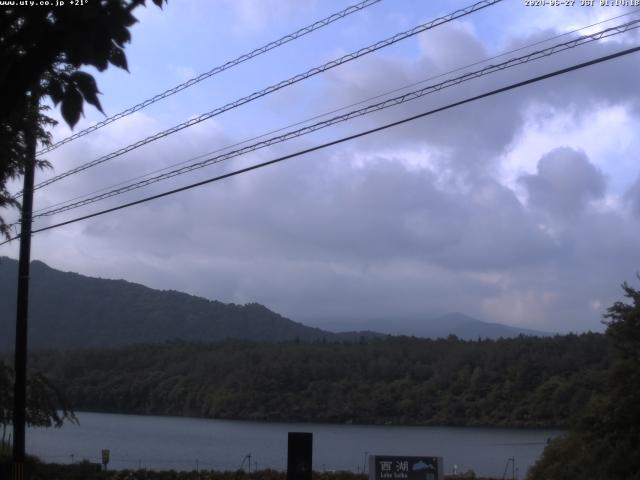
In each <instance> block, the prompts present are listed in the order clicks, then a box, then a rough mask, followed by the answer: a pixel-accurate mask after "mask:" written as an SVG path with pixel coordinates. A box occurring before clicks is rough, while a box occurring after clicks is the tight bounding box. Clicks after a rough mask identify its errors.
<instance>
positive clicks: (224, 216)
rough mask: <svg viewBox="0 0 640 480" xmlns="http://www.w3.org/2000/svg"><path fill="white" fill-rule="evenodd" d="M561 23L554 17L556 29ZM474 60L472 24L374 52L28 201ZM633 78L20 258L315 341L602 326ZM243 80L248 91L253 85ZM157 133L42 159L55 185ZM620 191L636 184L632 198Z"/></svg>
mask: <svg viewBox="0 0 640 480" xmlns="http://www.w3.org/2000/svg"><path fill="white" fill-rule="evenodd" d="M273 5H274V4H272V3H270V2H265V3H261V2H257V3H255V2H254V3H251V5H249V4H248V3H245V2H237V3H236V2H234V6H233V8H238V9H239V10H238V11H237V12H236V13H237V14H238V15H241V14H242V9H243V8H245V9H254V10H252V11H247V12H245V13H246V15H247V19H246V21H247V22H249V23H251V22H254V26H256V25H260V22H263V21H264V19H265V18H266V16H264V14H265V11H264V9H267V8H271V7H273V8H276V7H274V6H273ZM287 5H289V3H287ZM287 8H288V7H287ZM292 8H294V9H295V8H298V7H296V6H293V7H292ZM261 9H262V10H261ZM558 11H559V9H558ZM538 15H541V14H538ZM554 15H555V14H554ZM252 16H253V17H252ZM252 18H253V20H252ZM523 18H524V17H523ZM261 19H262V20H261ZM543 20H544V19H543V18H542V17H539V18H537V19H536V22H538V23H539V24H540V25H541V27H540V28H542V26H543V25H546V24H544V22H543ZM569 20H571V19H570V18H569V17H566V16H565V17H563V18H562V19H560V18H556V19H554V21H555V22H561V23H563V24H564V23H566V22H569ZM522 22H524V21H522ZM522 22H521V23H522ZM524 25H525V26H526V23H524ZM547 28H548V25H547ZM514 31H516V30H514ZM521 31H523V30H522V29H520V30H517V32H518V35H519V36H518V37H517V38H516V37H514V36H512V37H511V38H510V39H508V40H507V41H505V43H508V44H509V45H513V46H516V45H517V46H521V45H523V44H526V43H528V42H531V41H538V40H540V39H541V36H544V35H547V34H549V33H551V32H549V31H548V29H546V30H545V31H544V32H543V33H540V32H538V31H532V29H527V30H526V31H527V32H528V33H527V35H521V34H520V32H521ZM494 40H495V39H494ZM486 44H487V38H486V34H485V33H483V27H482V25H480V26H478V25H477V24H476V23H473V24H472V23H469V22H465V23H457V24H451V25H448V26H445V27H442V28H439V29H436V30H434V31H432V32H429V33H428V34H425V35H423V36H421V37H420V38H419V39H415V40H414V41H413V43H412V44H411V45H410V46H409V47H408V48H407V49H406V50H402V51H401V53H402V54H399V53H398V51H392V50H390V51H387V52H379V53H378V54H374V55H371V56H368V57H365V58H363V59H360V60H358V61H357V62H353V63H350V64H347V65H344V66H342V67H340V68H338V69H335V70H332V71H330V72H327V74H326V75H323V76H322V77H320V76H319V77H317V78H316V79H315V80H314V81H313V82H310V83H309V84H307V83H304V84H303V83H301V84H299V85H298V87H297V91H296V94H295V95H294V96H290V92H284V93H283V98H284V100H283V101H281V102H279V103H278V102H274V101H270V102H264V103H260V102H256V104H255V105H252V106H251V108H250V109H247V110H242V111H240V112H239V113H238V114H237V116H233V115H229V116H227V115H225V117H224V118H222V117H221V118H220V119H219V121H218V120H216V122H207V124H206V125H204V124H203V125H201V126H198V127H194V128H192V129H188V130H186V131H184V132H182V133H180V134H178V135H176V136H172V137H169V138H167V139H166V140H162V141H160V142H157V143H156V144H153V145H149V146H147V147H143V148H141V149H139V150H137V151H136V152H135V153H132V154H131V155H128V156H127V157H123V158H121V159H119V160H115V161H114V162H113V164H112V165H111V166H110V167H107V166H105V167H104V168H99V169H96V170H95V173H94V174H91V175H86V176H80V175H78V176H75V177H72V178H70V179H69V180H68V181H67V182H60V184H59V186H58V187H53V186H52V187H51V189H47V190H46V191H43V193H42V195H39V202H40V203H41V204H46V203H53V202H56V201H60V200H62V199H64V198H68V197H69V196H74V195H78V194H82V193H85V192H87V191H91V190H93V189H96V188H99V187H102V186H105V185H108V184H111V183H114V182H116V181H119V180H121V179H122V178H123V177H125V178H126V177H129V176H135V175H139V174H140V173H142V172H145V171H148V170H152V169H157V168H162V167H164V166H167V165H169V164H171V163H174V162H176V161H181V160H185V159H186V158H188V157H190V156H191V155H194V154H198V153H202V152H203V151H207V150H213V149H215V148H218V147H220V146H222V145H227V144H229V143H233V142H234V141H237V140H238V139H239V138H241V137H244V136H251V135H253V134H255V133H259V132H254V130H252V129H253V128H254V127H255V124H256V123H260V125H261V128H262V127H263V126H264V125H262V124H266V123H268V124H269V128H276V127H278V126H279V125H281V124H286V123H287V122H288V121H289V120H290V119H291V118H293V117H295V118H296V119H297V118H300V117H304V116H311V114H313V113H317V112H318V111H327V110H331V109H333V108H337V107H341V106H344V105H345V104H349V103H353V102H358V101H361V100H363V99H366V98H368V97H371V96H374V95H379V94H380V93H381V92H385V91H387V90H391V89H394V88H398V87H399V86H401V85H406V84H409V83H411V82H416V81H420V80H424V79H425V78H426V77H433V76H437V75H441V74H446V73H447V71H449V70H451V69H455V68H458V67H461V66H464V65H467V64H469V63H473V62H476V61H478V60H481V59H483V58H485V57H486V56H488V55H491V53H489V48H488V47H486V46H485V45H486ZM617 48H620V45H615V44H612V43H611V42H610V43H608V44H602V45H600V44H597V45H591V46H589V47H585V48H584V49H580V50H574V51H571V52H566V53H565V54H563V55H559V56H558V57H553V58H549V59H547V60H544V61H542V62H539V63H535V64H530V65H527V66H521V67H519V68H516V69H513V70H510V71H506V72H503V73H501V74H499V75H495V76H491V77H486V78H483V79H480V80H477V81H473V82H468V83H464V84H462V85H460V86H459V87H456V88H452V89H449V90H445V91H442V92H439V93H438V94H434V95H430V96H428V97H427V98H424V99H422V100H420V101H418V102H415V103H411V104H407V105H403V106H399V107H396V108H393V109H389V110H387V111H384V112H379V113H378V114H376V115H372V116H371V117H367V118H362V119H359V120H358V121H355V122H353V123H348V124H343V125H341V126H338V127H336V128H334V129H331V131H330V132H319V133H318V134H317V135H315V136H311V137H308V138H307V137H304V138H300V139H298V140H296V141H295V142H292V143H289V144H282V145H278V146H275V147H272V148H270V149H266V150H263V151H260V152H257V153H255V154H253V155H252V156H250V157H248V158H246V159H239V160H236V161H234V162H230V163H229V164H222V165H218V166H215V167H210V168H208V169H206V170H203V171H199V172H196V173H194V174H193V175H191V176H185V177H180V178H177V179H174V180H173V181H171V182H167V183H163V184H157V185H154V186H152V187H150V188H149V189H147V190H145V191H144V194H152V193H159V192H161V191H164V190H167V189H169V188H172V187H177V186H180V185H184V184H187V183H189V182H190V181H195V180H198V179H203V178H206V177H208V176H213V175H214V174H219V173H222V172H227V171H229V170H230V169H232V168H233V167H234V166H241V165H242V166H244V165H249V164H251V163H253V162H257V161H261V160H268V159H272V158H275V157H277V156H278V155H281V154H285V153H291V152H293V151H296V150H298V149H302V148H305V147H309V146H311V145H314V144H316V143H320V141H322V140H326V139H328V138H337V137H340V136H342V135H347V134H349V133H353V132H355V131H360V130H363V129H365V128H371V127H374V126H379V125H381V124H383V123H386V122H390V121H394V120H397V119H400V118H404V117H407V116H409V115H412V114H416V113H419V112H422V111H426V110H428V109H432V108H435V107H439V106H442V105H446V104H448V103H451V102H453V101H457V100H460V99H461V98H465V97H470V96H473V95H477V94H479V93H482V92H485V91H488V90H490V89H494V88H497V87H499V86H503V85H506V84H508V83H512V82H515V81H519V80H522V79H524V78H528V77H530V76H533V75H536V74H542V73H546V72H549V71H552V70H554V69H556V68H561V67H564V66H567V65H570V64H573V63H576V62H579V61H584V60H585V59H587V58H593V57H595V56H598V55H602V54H605V53H610V52H613V51H615V50H616V49H617ZM274 53H275V52H274ZM523 53H524V52H523ZM510 56H514V55H510ZM270 58H271V57H270ZM274 58H275V56H274ZM270 61H271V60H270ZM494 62H495V61H494ZM176 64H179V62H177V63H176ZM189 65H191V63H189ZM274 65H277V64H275V63H274ZM194 68H196V67H195V64H194ZM247 68H249V65H247ZM473 68H479V67H473ZM639 68H640V67H639V66H638V62H637V58H633V57H629V58H625V59H619V60H616V61H613V62H610V63H608V64H606V65H602V66H600V67H593V68H591V69H589V70H584V71H582V72H580V73H575V74H571V75H566V76H563V77H560V78H558V79H555V80H550V81H547V82H545V83H541V84H538V85H532V86H528V87H526V88H522V89H519V90H517V91H514V92H511V93H507V94H503V95H499V96H495V97H492V98H490V99H485V100H482V101H478V102H475V103H472V104H468V105H466V106H464V107H459V108H455V109H452V110H449V111H447V112H444V113H442V114H438V115H434V116H432V117H428V118H425V119H422V120H419V121H416V122H413V123H411V124H408V125H405V126H403V127H398V128H394V129H389V130H387V131H385V132H382V133H380V134H376V135H373V136H370V137H366V138H362V139H359V140H358V141H355V142H351V143H348V144H344V145H342V146H340V147H334V148H331V149H327V150H324V151H320V152H315V153H313V154H309V155H306V156H304V157H301V158H297V159H295V160H290V161H288V162H286V163H283V164H279V165H278V166H272V167H268V168H265V169H262V170H260V171H255V172H251V173H248V174H245V175H242V176H238V177H234V178H231V179H227V180H225V181H222V182H218V183H215V184H212V185H209V186H206V187H200V188H197V189H193V190H189V191H187V192H184V193H181V194H179V195H176V196H172V197H168V198H165V199H162V200H158V201H155V202H152V203H148V204H145V205H140V206H137V207H134V208H132V209H128V210H122V211H120V212H118V213H117V214H110V215H105V216H102V217H98V218H94V219H91V220H88V221H85V222H82V223H78V224H74V225H72V226H68V227H65V228H62V229H59V230H55V231H51V232H48V233H45V234H40V235H36V236H35V237H34V255H35V257H36V258H41V259H43V260H45V261H47V262H49V263H51V264H52V266H54V267H58V268H62V269H67V270H73V271H79V272H81V273H85V274H91V275H100V276H106V277H112V278H123V277H124V278H126V279H128V280H132V281H137V282H141V283H145V284H148V285H151V286H153V287H157V288H172V289H177V290H185V291H188V292H190V293H194V294H198V295H203V296H206V297H208V298H215V299H219V300H222V301H232V302H238V303H242V302H249V301H258V302H261V303H264V304H266V305H267V306H269V307H271V308H273V309H275V310H276V311H279V312H281V313H283V314H285V315H288V316H290V317H292V318H294V319H296V320H302V321H307V320H312V319H313V320H314V321H316V323H317V324H319V325H320V326H322V322H323V321H324V322H328V321H330V320H335V319H340V318H359V319H367V318H386V319H389V321H392V320H393V319H397V318H400V317H402V318H405V319H411V321H414V322H418V321H423V320H424V319H425V318H428V317H429V316H432V315H433V314H436V313H445V312H448V311H452V310H455V311H463V312H465V313H468V314H470V315H476V316H479V317H482V318H484V319H487V320H493V321H501V322H504V323H510V324H514V325H520V326H525V327H530V328H539V329H543V330H551V331H554V330H559V331H567V330H578V331H580V330H585V329H601V327H602V326H601V324H600V315H601V313H602V310H603V309H604V308H606V306H608V305H610V304H611V303H612V302H613V301H614V300H618V299H619V297H620V292H619V288H618V285H619V284H620V283H621V282H622V281H624V280H629V281H633V278H634V275H635V271H636V270H637V269H638V268H639V267H638V265H640V253H638V249H637V238H639V237H640V177H638V174H639V173H640V172H639V171H638V167H637V163H636V158H637V155H636V154H635V152H636V151H637V148H638V142H637V140H635V137H634V134H633V132H635V131H636V130H637V127H638V124H639V119H640V118H639V117H640V115H639V113H640V111H639V109H638V106H639V105H640V104H639V102H638V100H639V99H640V98H639V93H638V89H637V85H636V83H637V82H636V78H637V77H638V74H639V73H640V71H639ZM248 71H249V72H251V71H250V70H248ZM463 71H468V69H465V70H463ZM254 73H255V76H256V77H259V78H262V77H261V75H263V74H264V72H262V71H260V72H258V71H256V72H254ZM452 75H453V74H452ZM440 80H441V79H440ZM440 80H436V79H434V80H431V81H430V82H429V83H436V82H437V81H440ZM224 93H225V94H227V93H228V94H229V95H232V93H233V92H232V91H229V92H227V91H225V92H224ZM285 93H286V95H285ZM184 108H186V106H185V107H184ZM190 108H191V109H192V110H193V111H195V110H197V109H198V108H200V106H199V105H191V106H190ZM230 113H231V112H230ZM165 118H166V117H162V116H160V115H152V114H146V115H139V114H136V115H133V116H131V117H129V118H128V119H127V120H123V121H122V122H118V123H117V124H114V125H113V126H112V127H108V128H105V129H103V130H101V131H100V133H98V134H97V135H95V136H92V138H91V141H86V142H85V141H78V142H74V143H73V144H70V145H69V146H68V148H66V149H65V150H64V151H62V150H61V151H60V152H59V153H55V155H53V154H52V160H53V161H54V163H55V165H56V166H57V168H58V171H59V170H61V169H63V168H66V167H67V166H73V165H75V164H77V163H79V162H80V161H81V160H82V159H91V158H95V157H96V156H99V155H101V154H103V153H105V152H106V151H109V150H112V149H113V148H114V147H117V146H120V145H124V144H127V143H129V142H131V141H133V140H135V139H137V138H140V137H141V136H144V135H146V134H148V133H153V132H155V131H157V130H159V129H161V128H165V127H167V126H169V125H165V123H166V122H165V120H164V119H165ZM247 119H249V120H247ZM256 119H257V120H260V122H257V120H256ZM271 119H273V120H274V121H273V125H272V122H271ZM174 120H175V119H174ZM267 120H268V121H267ZM252 122H253V123H252ZM174 123H175V122H174ZM59 128H61V129H62V128H64V127H59ZM505 172H506V173H505ZM629 179H638V180H636V181H635V183H632V184H629ZM625 192H626V193H625ZM142 194H143V192H137V193H135V194H131V195H130V196H125V197H122V198H118V199H114V200H113V201H112V202H111V203H109V202H107V203H105V205H104V206H110V205H116V204H118V203H120V202H121V201H123V200H132V199H135V198H139V197H140V196H142ZM93 208H94V207H91V208H89V209H87V210H83V211H82V212H81V213H87V212H89V211H93ZM96 208H97V207H96ZM73 215H75V214H73ZM70 216H71V215H70ZM61 219H64V217H63V218H61ZM56 220H58V219H57V218H56Z"/></svg>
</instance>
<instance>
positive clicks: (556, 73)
mask: <svg viewBox="0 0 640 480" xmlns="http://www.w3.org/2000/svg"><path fill="white" fill-rule="evenodd" d="M638 51H640V47H633V48H628V49H625V50H621V51H618V52H616V53H612V54H610V55H605V56H602V57H598V58H595V59H593V60H589V61H588V62H583V63H578V64H575V65H572V66H570V67H565V68H562V69H560V70H555V71H553V72H551V73H547V74H544V75H539V76H536V77H532V78H529V79H527V80H523V81H520V82H516V83H512V84H510V85H507V86H505V87H501V88H497V89H494V90H491V91H488V92H485V93H482V94H480V95H475V96H473V97H468V98H466V99H464V100H459V101H457V102H454V103H450V104H448V105H445V106H443V107H439V108H435V109H432V110H428V111H426V112H422V113H420V114H417V115H413V116H411V117H407V118H403V119H402V120H397V121H395V122H391V123H387V124H385V125H381V126H379V127H376V128H372V129H369V130H365V131H362V132H359V133H356V134H353V135H349V136H346V137H342V138H339V139H337V140H333V141H330V142H326V143H323V144H321V145H316V146H314V147H310V148H307V149H304V150H300V151H297V152H294V153H291V154H288V155H284V156H281V157H278V158H275V159H273V160H269V161H266V162H262V163H258V164H255V165H251V166H249V167H245V168H242V169H239V170H235V171H233V172H229V173H226V174H224V175H218V176H216V177H213V178H209V179H207V180H202V181H200V182H196V183H192V184H189V185H186V186H183V187H180V188H176V189H173V190H169V191H166V192H163V193H159V194H156V195H151V196H149V197H145V198H142V199H139V200H136V201H133V202H129V203H125V204H122V205H118V206H116V207H112V208H108V209H105V210H101V211H98V212H94V213H91V214H88V215H83V216H81V217H76V218H73V219H71V220H67V221H64V222H60V223H56V224H54V225H49V226H47V227H42V228H38V229H35V230H32V234H33V233H39V232H44V231H47V230H51V229H54V228H59V227H62V226H65V225H70V224H72V223H77V222H80V221H82V220H87V219H89V218H94V217H98V216H101V215H105V214H107V213H111V212H115V211H118V210H122V209H125V208H128V207H132V206H134V205H140V204H142V203H146V202H149V201H151V200H156V199H158V198H163V197H167V196H169V195H173V194H176V193H179V192H183V191H186V190H191V189H192V188H196V187H200V186H202V185H207V184H209V183H213V182H217V181H220V180H223V179H225V178H230V177H233V176H236V175H240V174H242V173H246V172H249V171H252V170H257V169H260V168H263V167H266V166H269V165H273V164H276V163H280V162H283V161H285V160H289V159H291V158H296V157H299V156H302V155H305V154H307V153H311V152H315V151H318V150H322V149H324V148H327V147H330V146H333V145H338V144H341V143H344V142H347V141H350V140H354V139H356V138H360V137H364V136H366V135H370V134H372V133H376V132H380V131H383V130H386V129H388V128H391V127H396V126H398V125H403V124H405V123H408V122H411V121H415V120H417V119H419V118H423V117H427V116H430V115H434V114H436V113H440V112H443V111H445V110H450V109H452V108H455V107H458V106H461V105H465V104H467V103H471V102H474V101H477V100H481V99H483V98H488V97H491V96H493V95H497V94H500V93H504V92H507V91H510V90H514V89H516V88H521V87H524V86H526V85H530V84H533V83H537V82H540V81H542V80H547V79H549V78H552V77H556V76H559V75H564V74H567V73H569V72H572V71H575V70H579V69H582V68H586V67H589V66H592V65H596V64H599V63H603V62H607V61H610V60H613V59H615V58H619V57H623V56H626V55H630V54H632V53H636V52H638ZM17 238H19V236H17V237H13V238H10V239H8V240H5V241H4V242H2V243H0V245H4V244H5V243H9V242H10V241H12V240H16V239H17Z"/></svg>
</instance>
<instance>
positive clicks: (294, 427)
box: [27, 413, 561, 478]
mask: <svg viewBox="0 0 640 480" xmlns="http://www.w3.org/2000/svg"><path fill="white" fill-rule="evenodd" d="M78 419H79V420H80V425H70V424H69V425H65V426H64V427H62V428H60V429H54V428H51V429H40V428H34V429H29V431H28V434H27V450H28V451H29V453H33V454H35V455H38V456H40V457H41V458H42V459H43V460H46V461H50V462H58V463H68V462H71V461H72V460H73V461H80V460H82V459H87V460H91V461H94V462H99V461H100V460H99V459H100V452H101V450H102V449H103V448H108V449H110V451H111V462H110V464H109V467H110V468H113V469H124V468H149V469H156V470H160V469H174V470H194V469H196V468H201V469H219V470H224V469H232V470H235V469H237V468H239V467H240V465H241V464H242V462H243V458H244V457H245V456H246V455H247V454H250V455H251V467H252V469H253V468H255V467H256V466H257V468H259V469H262V468H275V469H279V470H285V469H286V457H287V432H293V431H297V432H313V466H314V469H315V470H320V471H322V470H351V471H356V472H357V471H362V468H363V464H364V462H365V457H366V455H367V454H368V453H371V454H405V455H434V456H442V457H444V464H445V472H448V473H450V472H451V471H452V469H453V466H454V465H457V467H458V470H459V471H460V470H462V471H464V470H467V469H470V468H472V469H474V470H475V472H476V473H478V474H481V475H488V476H495V477H500V478H501V477H502V474H503V472H504V470H505V465H506V463H507V460H508V459H509V458H510V457H515V460H516V466H517V467H518V471H519V476H518V478H524V474H525V473H526V470H527V469H528V468H529V466H531V465H532V464H533V462H534V461H535V460H536V459H537V458H538V457H539V455H540V454H541V452H542V450H543V448H544V445H545V443H546V441H547V439H549V438H553V437H555V436H556V435H558V434H560V433H561V431H559V430H513V429H486V428H459V427H396V426H360V425H326V424H309V423H261V422H238V421H227V420H208V419H199V418H181V417H154V416H139V415H115V414H102V413H79V414H78ZM72 456H73V457H72ZM256 464H257V465H256ZM244 468H245V469H247V459H245V463H244Z"/></svg>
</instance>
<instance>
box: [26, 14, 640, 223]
mask: <svg viewBox="0 0 640 480" xmlns="http://www.w3.org/2000/svg"><path fill="white" fill-rule="evenodd" d="M638 27H640V20H633V21H631V22H627V23H625V24H622V25H618V26H615V27H611V28H607V29H605V30H602V31H600V32H596V33H593V34H591V35H586V36H583V37H580V38H577V39H574V40H571V41H568V42H564V43H561V44H557V45H554V46H551V47H548V48H546V49H543V50H538V51H535V52H531V53H529V54H527V55H523V56H521V57H517V58H512V59H510V60H507V61H505V62H502V63H499V64H496V65H488V66H487V67H485V68H483V69H480V70H476V71H473V72H468V73H465V74H464V75H461V76H459V77H456V78H452V79H448V80H445V81H444V82H441V83H438V84H435V85H429V86H427V87H424V88H422V89H419V90H414V91H412V92H408V93H405V94H403V95H400V96H397V97H394V98H390V99H387V100H384V101H382V102H379V103H376V104H372V105H368V106H366V107H363V108H360V109H357V110H353V111H350V112H347V113H345V114H342V115H338V116H335V117H333V118H329V119H327V120H324V121H321V122H318V123H315V124H313V125H309V126H306V127H303V128H300V129H297V130H293V131H290V132H287V133H285V134H283V135H279V136H276V137H271V138H269V139H266V140H263V141H261V142H257V143H254V144H252V145H247V146H245V147H242V148H240V149H237V150H233V151H230V152H227V153H224V154H221V155H218V156H215V157H212V158H208V159H206V160H203V161H201V162H197V163H195V164H191V165H187V166H184V167H181V168H178V169H175V170H172V171H169V172H167V173H163V174H161V175H157V176H154V177H150V178H146V179H144V180H141V181H139V182H136V183H131V184H128V185H125V186H123V187H120V188H116V189H113V190H110V191H108V192H106V193H102V194H99V195H95V196H93V197H89V198H85V199H83V200H79V201H76V202H72V203H68V202H67V204H66V205H64V206H61V207H58V208H49V209H45V211H43V212H42V213H39V214H36V215H34V216H33V218H38V217H44V216H51V215H55V214H57V213H62V212H65V211H68V210H72V209H76V208H79V207H82V206H85V205H89V204H92V203H95V202H98V201H100V200H104V199H107V198H111V197H114V196H116V195H121V194H123V193H126V192H130V191H133V190H137V189H139V188H143V187H146V186H148V185H150V184H152V183H157V182H160V181H162V180H166V179H169V178H173V177H176V176H178V175H183V174H185V173H188V172H191V171H193V170H197V169H200V168H204V167H206V166H209V165H212V164H214V163H220V162H222V161H225V160H229V159H231V158H235V157H238V156H241V155H244V154H247V153H250V152H253V151H256V150H258V149H261V148H265V147H268V146H271V145H274V144H277V143H281V142H284V141H287V140H290V139H292V138H297V137H300V136H303V135H307V134H309V133H312V132H315V131H318V130H321V129H324V128H327V127H329V126H332V125H335V124H337V123H341V122H345V121H348V120H351V119H353V118H357V117H360V116H364V115H368V114H370V113H373V112H377V111H380V110H384V109H387V108H390V107H394V106H397V105H400V104H403V103H406V102H409V101H413V100H416V99H418V98H421V97H423V96H425V95H428V94H431V93H434V92H438V91H441V90H443V89H445V88H449V87H452V86H455V85H459V84H461V83H463V82H467V81H470V80H473V79H476V78H480V77H482V76H485V75H489V74H492V73H496V72H499V71H502V70H506V69H508V68H512V67H515V66H518V65H523V64H525V63H529V62H532V61H535V60H540V59H542V58H546V57H549V56H551V55H555V54H558V53H560V52H563V51H566V50H569V49H572V48H576V47H578V46H581V45H585V44H588V43H591V42H594V41H597V40H601V39H603V38H608V37H611V36H614V35H619V34H622V33H625V32H628V31H630V30H633V29H636V28H638Z"/></svg>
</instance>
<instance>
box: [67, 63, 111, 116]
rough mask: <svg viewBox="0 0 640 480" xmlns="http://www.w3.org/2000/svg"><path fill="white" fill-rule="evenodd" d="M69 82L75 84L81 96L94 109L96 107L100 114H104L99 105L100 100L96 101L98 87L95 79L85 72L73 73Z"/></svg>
mask: <svg viewBox="0 0 640 480" xmlns="http://www.w3.org/2000/svg"><path fill="white" fill-rule="evenodd" d="M71 80H73V82H74V83H75V84H76V87H77V88H78V90H79V91H80V93H82V96H83V97H84V99H85V100H86V101H87V103H90V104H91V105H93V106H94V107H96V108H97V109H98V110H100V112H102V113H104V111H103V110H102V106H101V105H100V100H98V93H100V91H99V90H98V85H97V84H96V81H95V79H94V78H93V77H92V76H91V75H89V74H88V73H86V72H80V71H78V72H74V73H72V74H71Z"/></svg>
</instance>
